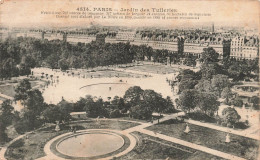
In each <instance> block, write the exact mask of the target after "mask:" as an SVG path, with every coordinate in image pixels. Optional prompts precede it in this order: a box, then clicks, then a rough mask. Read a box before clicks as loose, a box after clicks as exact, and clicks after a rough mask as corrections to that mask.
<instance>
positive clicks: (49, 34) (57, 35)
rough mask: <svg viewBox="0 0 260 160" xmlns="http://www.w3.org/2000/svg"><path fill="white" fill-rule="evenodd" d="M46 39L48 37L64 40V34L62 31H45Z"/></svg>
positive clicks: (49, 38) (48, 38)
mask: <svg viewBox="0 0 260 160" xmlns="http://www.w3.org/2000/svg"><path fill="white" fill-rule="evenodd" d="M44 39H47V40H49V41H51V40H60V41H63V40H64V34H62V33H56V32H45V33H44Z"/></svg>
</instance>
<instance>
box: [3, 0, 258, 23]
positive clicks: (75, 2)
mask: <svg viewBox="0 0 260 160" xmlns="http://www.w3.org/2000/svg"><path fill="white" fill-rule="evenodd" d="M1 1H4V2H3V3H2V4H0V25H1V26H9V27H12V26H13V27H20V26H21V27H25V26H53V27H54V26H56V27H57V26H59V27H66V26H68V27H69V26H89V24H90V23H91V22H92V23H94V24H100V25H105V26H136V27H142V26H149V27H151V26H163V27H174V26H179V25H187V26H192V25H196V24H203V23H214V24H215V26H221V25H239V26H240V27H252V26H254V27H256V26H257V27H258V26H259V6H260V5H259V1H257V0H226V1H224V0H223V1H217V0H215V1H214V0H213V1H203V0H200V1H188V0H182V1H170V0H168V1H166V0H159V1H155V0H150V1H147V0H131V1H130V0H120V1H119V0H106V1H105V0H95V1H94V0H44V1H40V0H1ZM78 7H88V8H90V9H93V8H99V7H104V8H112V9H113V10H114V9H118V10H120V9H121V8H124V9H130V8H135V9H139V10H140V9H141V8H144V9H150V10H151V8H165V9H168V8H171V9H176V10H177V12H178V13H209V14H211V16H206V17H200V19H199V20H164V19H161V20H155V19H153V20H151V19H150V20H148V19H135V20H133V19H131V20H130V19H120V20H119V19H116V20H115V19H86V18H81V19H72V18H56V15H51V14H48V15H44V14H41V12H42V11H45V12H52V11H54V12H59V11H65V12H66V11H68V12H76V11H77V10H76V9H77V8H78Z"/></svg>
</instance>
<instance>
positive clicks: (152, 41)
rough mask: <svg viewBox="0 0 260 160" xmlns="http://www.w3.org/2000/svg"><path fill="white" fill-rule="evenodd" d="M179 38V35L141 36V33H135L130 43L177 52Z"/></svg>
mask: <svg viewBox="0 0 260 160" xmlns="http://www.w3.org/2000/svg"><path fill="white" fill-rule="evenodd" d="M179 39H180V37H178V36H176V35H167V36H162V35H152V36H143V35H141V34H137V35H136V36H135V38H134V41H132V42H130V44H134V45H146V46H150V47H152V48H153V49H160V50H162V49H166V50H169V51H170V52H178V44H179Z"/></svg>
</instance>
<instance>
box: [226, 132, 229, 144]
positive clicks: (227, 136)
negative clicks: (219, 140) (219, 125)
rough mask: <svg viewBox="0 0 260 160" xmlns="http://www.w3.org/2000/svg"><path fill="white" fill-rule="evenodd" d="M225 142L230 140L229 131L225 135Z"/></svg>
mask: <svg viewBox="0 0 260 160" xmlns="http://www.w3.org/2000/svg"><path fill="white" fill-rule="evenodd" d="M225 142H226V143H229V142H230V136H229V133H228V134H227V135H226V141H225Z"/></svg>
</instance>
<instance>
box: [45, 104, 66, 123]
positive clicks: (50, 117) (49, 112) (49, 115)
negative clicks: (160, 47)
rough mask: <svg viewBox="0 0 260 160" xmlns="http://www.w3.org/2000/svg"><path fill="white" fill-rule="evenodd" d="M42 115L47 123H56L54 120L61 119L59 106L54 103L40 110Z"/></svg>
mask: <svg viewBox="0 0 260 160" xmlns="http://www.w3.org/2000/svg"><path fill="white" fill-rule="evenodd" d="M42 116H43V117H44V121H45V122H47V123H56V121H60V120H61V119H62V118H61V117H62V116H61V113H60V109H59V107H58V106H57V105H54V104H49V105H48V107H47V108H46V109H45V110H44V111H43V112H42Z"/></svg>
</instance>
